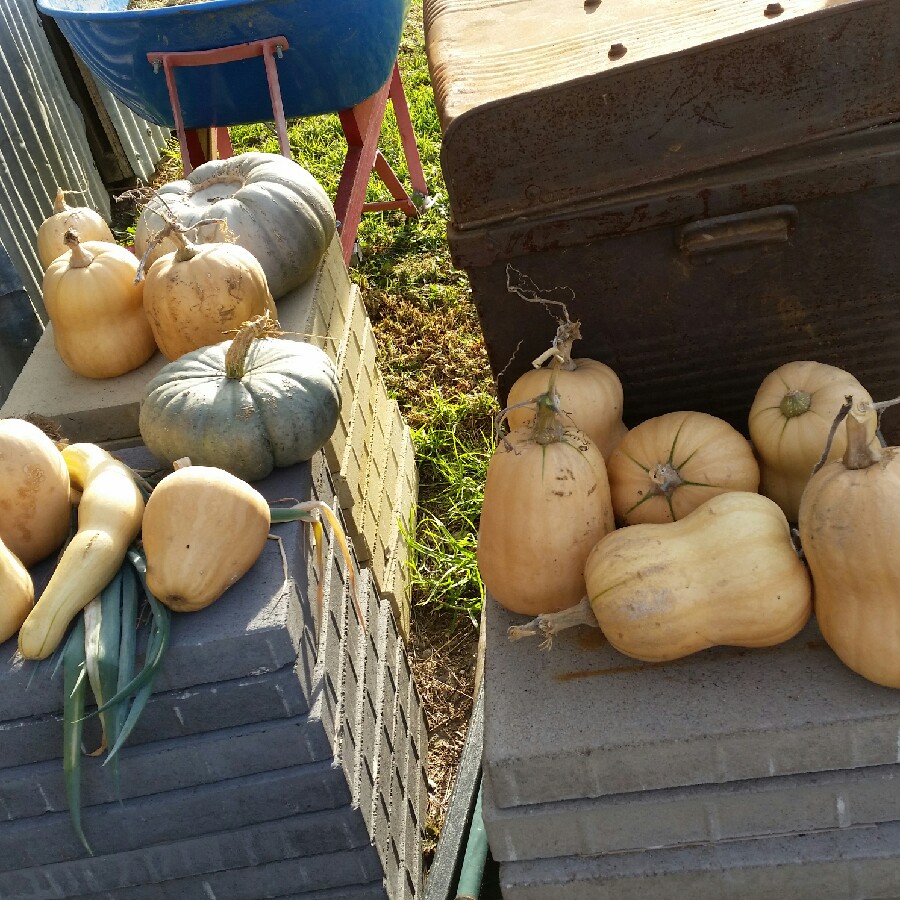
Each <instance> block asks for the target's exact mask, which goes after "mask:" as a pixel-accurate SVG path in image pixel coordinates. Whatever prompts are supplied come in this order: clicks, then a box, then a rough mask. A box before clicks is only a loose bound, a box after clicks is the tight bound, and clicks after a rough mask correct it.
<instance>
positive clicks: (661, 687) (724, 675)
mask: <svg viewBox="0 0 900 900" xmlns="http://www.w3.org/2000/svg"><path fill="white" fill-rule="evenodd" d="M488 602H489V605H488V608H487V629H488V630H487V653H486V667H485V716H484V721H485V735H484V768H485V771H487V772H488V774H489V776H490V779H491V786H492V790H493V798H494V802H495V803H496V804H497V805H498V806H500V807H501V808H506V807H514V806H522V805H528V804H533V803H547V802H554V801H558V800H568V799H583V798H585V797H599V796H603V795H606V794H617V793H624V792H629V791H643V790H654V789H657V788H667V787H682V786H685V785H692V784H704V783H706V784H709V783H713V784H714V783H720V782H726V781H738V780H741V779H746V778H766V777H770V776H775V775H789V774H798V773H803V772H816V771H828V770H836V769H849V768H856V767H859V766H878V765H887V764H892V763H895V762H897V734H898V733H900V691H894V690H891V689H889V688H883V687H879V686H878V685H875V684H871V683H870V682H867V681H865V680H864V679H862V678H860V677H859V676H857V675H855V674H854V673H853V672H851V671H850V670H849V669H848V668H846V666H844V665H843V664H842V663H841V662H840V661H839V660H838V658H837V657H836V656H835V655H834V653H832V651H831V650H830V649H829V648H828V646H827V645H826V644H825V642H824V640H823V639H822V637H821V635H820V634H819V632H818V630H817V628H816V626H815V623H811V624H810V626H809V627H808V628H806V629H805V630H804V631H803V632H802V633H801V634H800V635H798V636H797V637H796V638H794V639H793V640H791V641H788V642H787V643H785V644H781V645H779V646H777V647H771V648H765V649H760V650H748V649H739V648H724V647H723V648H717V649H713V650H707V651H704V652H702V653H698V654H695V655H693V656H690V657H686V658H685V659H682V660H677V661H675V662H671V663H664V664H649V663H640V662H637V661H636V660H632V659H629V658H627V657H625V656H622V655H621V654H619V653H617V652H616V651H615V650H613V649H612V648H611V647H609V646H608V645H602V646H599V647H598V646H596V644H597V642H596V632H592V631H591V630H589V629H587V628H578V629H573V630H571V631H568V632H564V633H563V634H561V635H560V636H559V637H558V638H557V639H556V640H555V641H554V643H553V647H552V648H551V649H550V650H549V651H541V650H539V649H538V646H537V641H530V640H522V641H517V642H511V641H509V640H508V639H507V636H506V631H507V628H508V626H509V625H511V624H514V623H516V624H520V623H522V622H524V621H525V619H524V618H523V617H521V616H514V615H512V614H511V613H508V612H506V611H505V610H504V609H502V608H501V607H500V606H499V605H498V604H497V603H496V601H494V600H493V599H492V598H489V600H488ZM588 639H589V640H588Z"/></svg>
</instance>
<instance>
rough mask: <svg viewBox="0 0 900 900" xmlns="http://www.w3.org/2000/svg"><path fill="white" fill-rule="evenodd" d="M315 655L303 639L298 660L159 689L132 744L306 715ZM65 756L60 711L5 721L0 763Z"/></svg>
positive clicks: (90, 729)
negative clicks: (194, 684)
mask: <svg viewBox="0 0 900 900" xmlns="http://www.w3.org/2000/svg"><path fill="white" fill-rule="evenodd" d="M314 654H315V648H314V645H313V644H312V641H311V640H305V639H304V640H303V641H302V642H301V645H300V653H299V654H298V658H297V661H296V662H295V663H294V664H293V665H287V666H284V667H282V668H281V669H279V670H277V671H276V672H264V673H262V674H259V675H248V676H246V677H243V678H235V679H232V680H231V681H222V682H217V683H213V684H205V685H200V686H197V687H193V688H187V689H185V690H178V691H167V692H164V693H154V694H153V695H152V696H151V697H150V700H149V702H148V703H147V706H146V707H145V708H144V711H143V712H142V714H141V718H140V720H139V721H138V724H137V726H136V727H135V729H134V731H133V732H132V733H131V735H130V736H129V738H128V745H127V746H134V745H136V744H142V743H148V742H153V741H158V740H167V739H169V738H175V737H179V736H183V735H196V734H203V733H205V732H208V731H216V730H218V729H221V728H229V727H232V726H238V725H249V724H254V723H260V722H267V721H269V720H271V719H277V718H291V717H293V716H298V715H301V714H303V713H305V712H307V711H308V709H309V700H308V698H312V697H313V696H314V693H315V685H316V684H317V682H316V681H315V680H314V678H313V671H314V667H313V662H312V660H313V657H314ZM323 727H324V726H323ZM98 743H99V734H98V728H97V722H96V717H94V718H91V719H88V720H87V722H86V725H85V745H86V746H88V747H96V746H97V745H98ZM61 756H62V717H61V714H60V713H48V714H45V715H42V716H30V717H26V718H22V719H16V720H14V721H11V722H0V768H5V767H12V766H23V765H28V764H31V763H37V762H43V761H46V760H50V759H59V758H61Z"/></svg>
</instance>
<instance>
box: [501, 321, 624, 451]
mask: <svg viewBox="0 0 900 900" xmlns="http://www.w3.org/2000/svg"><path fill="white" fill-rule="evenodd" d="M580 337H581V332H580V329H579V323H578V322H564V323H562V325H560V328H559V330H558V332H557V340H556V341H555V343H554V347H553V348H552V351H548V352H550V362H549V365H546V366H545V365H541V366H540V367H539V368H533V369H529V370H528V371H527V372H524V373H523V374H522V375H520V376H519V378H517V379H516V381H515V383H514V384H513V386H512V387H511V388H510V389H509V396H508V397H507V401H506V402H507V405H508V406H509V407H511V408H510V410H509V413H508V415H507V421H508V422H509V427H510V428H511V429H515V428H518V427H519V426H521V425H524V424H526V423H527V422H533V421H534V416H535V411H534V406H533V405H531V404H529V405H526V406H518V407H517V408H512V407H514V406H515V405H516V404H520V403H524V402H526V401H529V400H533V399H534V398H535V397H538V396H539V395H541V394H543V393H546V391H547V389H548V386H549V384H550V378H551V375H552V373H553V372H556V390H557V392H558V393H559V405H560V409H561V410H562V411H563V413H565V414H566V415H568V416H569V417H570V418H571V421H572V423H573V424H574V425H575V427H576V428H578V429H579V430H580V431H583V432H584V433H585V434H586V435H587V436H588V437H589V438H590V439H591V440H592V441H593V442H594V443H595V444H596V445H597V447H598V449H599V450H600V452H601V453H602V454H603V458H604V459H609V457H610V454H611V453H612V452H613V450H614V449H615V447H616V445H617V444H618V443H619V441H620V440H622V438H623V437H624V436H625V434H626V433H627V432H628V429H627V428H626V427H625V423H624V422H623V421H622V404H623V397H622V382H621V381H619V377H618V376H617V375H616V373H615V372H614V371H613V370H612V369H611V368H610V367H609V366H607V365H605V364H604V363H602V362H599V361H598V360H596V359H586V358H579V359H573V358H572V344H573V342H574V341H575V340H577V339H578V338H580Z"/></svg>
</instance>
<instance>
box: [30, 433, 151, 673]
mask: <svg viewBox="0 0 900 900" xmlns="http://www.w3.org/2000/svg"><path fill="white" fill-rule="evenodd" d="M62 455H63V459H64V460H65V463H66V468H67V469H68V471H69V478H70V479H71V481H72V485H73V487H74V488H75V489H76V490H80V491H81V501H80V502H79V504H78V530H77V531H76V533H75V535H74V537H73V538H72V540H71V541H70V542H69V543H68V545H67V546H66V549H65V550H64V551H63V554H62V556H61V557H60V560H59V563H58V564H57V566H56V569H55V570H54V572H53V575H52V576H51V577H50V581H49V583H48V584H47V587H46V588H45V589H44V592H43V593H42V594H41V596H40V598H39V599H38V601H37V603H36V604H35V606H34V609H33V610H32V611H31V612H30V613H29V614H28V617H27V618H26V619H25V622H24V623H23V625H22V628H21V629H20V631H19V652H20V653H21V654H22V656H24V657H25V658H26V659H44V658H46V657H47V656H49V655H50V654H51V653H52V652H53V651H54V650H55V649H56V648H57V647H58V646H59V643H60V641H61V640H62V639H63V636H64V635H65V633H66V630H67V628H68V626H69V623H70V622H71V621H72V619H73V618H74V617H75V616H76V615H77V614H78V613H79V612H80V611H81V610H82V609H84V607H85V606H87V604H88V603H90V602H91V600H93V599H94V597H96V596H97V595H98V594H99V593H100V591H102V590H103V588H104V587H106V585H107V584H108V583H109V582H110V581H111V580H112V578H113V576H114V575H115V574H116V572H117V571H118V570H119V567H120V566H121V565H122V561H123V560H124V559H125V554H126V552H127V550H128V547H129V545H130V544H131V542H132V541H133V540H134V539H135V538H136V537H137V535H138V533H139V532H140V530H141V518H142V516H143V513H144V498H143V496H142V494H141V492H140V490H139V489H138V486H137V484H136V483H135V480H134V477H133V475H132V473H131V470H130V469H129V468H128V466H126V465H125V464H124V463H122V462H120V461H119V460H117V459H115V458H114V457H113V456H112V455H110V454H109V453H107V452H106V450H104V449H103V448H101V447H98V446H96V445H95V444H86V443H82V444H71V445H70V446H68V447H65V448H64V449H63V451H62Z"/></svg>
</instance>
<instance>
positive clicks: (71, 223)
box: [37, 188, 116, 270]
mask: <svg viewBox="0 0 900 900" xmlns="http://www.w3.org/2000/svg"><path fill="white" fill-rule="evenodd" d="M70 230H74V231H77V232H78V234H79V235H81V239H82V240H83V241H106V242H108V243H110V244H114V243H115V242H116V239H115V237H114V236H113V233H112V231H110V228H109V225H107V224H106V220H105V219H104V218H103V216H101V215H100V213H98V212H96V211H95V210H93V209H91V208H90V207H87V206H69V204H68V203H66V195H65V191H63V189H62V188H57V190H56V199H55V200H54V201H53V212H52V214H51V215H50V216H48V217H47V218H46V219H44V221H43V222H41V226H40V228H38V233H37V253H38V259H39V260H40V261H41V266H42V267H43V268H44V269H45V270H46V269H47V267H48V266H49V265H50V263H52V262H53V260H54V259H56V258H57V257H58V256H62V255H63V253H65V252H66V251H67V250H68V249H69V248H68V247H67V246H66V232H67V231H70Z"/></svg>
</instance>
